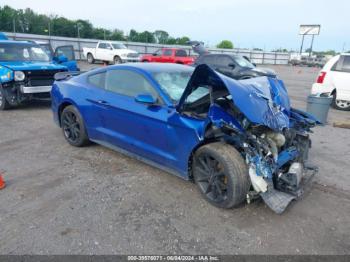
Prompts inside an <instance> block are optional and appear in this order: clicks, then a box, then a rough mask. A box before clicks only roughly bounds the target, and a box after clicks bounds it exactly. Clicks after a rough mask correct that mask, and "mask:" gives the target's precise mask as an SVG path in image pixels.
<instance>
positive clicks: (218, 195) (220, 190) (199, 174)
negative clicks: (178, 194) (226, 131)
mask: <svg viewBox="0 0 350 262" xmlns="http://www.w3.org/2000/svg"><path fill="white" fill-rule="evenodd" d="M192 171H193V176H194V181H195V183H196V184H197V186H198V188H199V190H200V192H201V193H202V195H203V196H204V198H205V199H206V200H207V201H208V202H210V203H211V204H213V205H215V206H217V207H221V208H232V207H235V206H237V205H239V204H241V203H242V202H243V201H244V200H245V198H246V195H247V192H248V190H249V187H250V180H249V177H248V170H247V166H246V164H245V162H244V160H243V158H242V156H241V155H240V154H239V153H238V151H237V150H236V149H235V148H233V147H232V146H230V145H228V144H224V143H221V142H217V143H211V144H207V145H204V146H202V147H200V148H199V149H198V150H197V151H196V153H195V155H194V159H193V163H192Z"/></svg>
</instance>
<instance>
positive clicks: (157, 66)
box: [111, 63, 193, 73]
mask: <svg viewBox="0 0 350 262" xmlns="http://www.w3.org/2000/svg"><path fill="white" fill-rule="evenodd" d="M111 67H112V68H113V67H115V68H123V67H124V68H125V67H129V68H130V67H131V68H136V69H140V70H144V71H147V72H150V73H157V72H171V71H177V70H193V67H191V66H187V65H181V64H174V63H126V64H122V65H115V66H111Z"/></svg>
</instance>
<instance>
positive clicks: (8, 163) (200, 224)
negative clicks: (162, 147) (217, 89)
mask: <svg viewBox="0 0 350 262" xmlns="http://www.w3.org/2000/svg"><path fill="white" fill-rule="evenodd" d="M81 67H82V68H83V69H86V68H87V65H85V64H82V65H81ZM273 68H274V69H275V70H276V71H277V72H278V74H279V75H280V77H281V78H282V79H284V80H285V83H286V85H287V87H288V90H289V93H290V96H291V98H292V103H293V105H294V106H295V107H297V108H300V109H305V100H306V96H307V94H308V92H309V89H310V87H311V84H312V82H313V81H314V80H315V78H316V75H317V70H315V69H313V68H299V67H295V68H293V67H287V66H274V67H273ZM345 119H347V120H350V112H341V111H336V110H333V109H332V110H331V112H330V117H329V124H328V125H326V126H324V127H317V128H316V129H315V132H314V134H313V135H312V138H313V148H312V151H311V155H310V160H311V162H312V163H314V164H317V165H318V166H319V168H320V172H319V174H318V175H317V177H315V179H314V182H313V183H312V185H311V187H310V189H309V190H308V192H307V193H306V194H305V195H304V196H303V198H302V199H300V200H299V201H297V202H295V203H293V204H292V205H291V206H290V207H289V208H288V209H287V211H286V212H285V213H284V214H282V215H276V214H274V213H273V212H272V211H271V210H270V209H269V208H267V207H266V206H265V204H264V203H263V202H262V201H255V202H254V203H252V204H250V205H246V204H244V205H242V206H241V207H240V208H236V209H232V210H222V209H218V208H215V207H213V206H211V205H210V204H208V203H207V202H206V201H205V200H203V199H202V197H201V196H200V194H199V192H198V190H197V188H196V186H195V185H194V184H192V183H190V182H186V181H183V180H181V179H179V178H177V177H174V176H172V175H169V174H167V173H165V172H163V171H160V170H158V169H156V168H153V167H150V166H148V165H145V164H143V163H141V162H139V161H136V160H133V159H131V158H129V157H126V156H123V155H121V154H119V153H116V152H114V151H111V150H109V149H106V148H104V147H102V146H98V145H92V146H89V147H86V148H74V147H71V146H69V145H68V144H67V143H66V142H65V140H64V138H63V136H62V134H61V130H60V129H59V128H57V127H56V126H55V125H54V123H53V121H52V114H51V111H50V107H49V104H48V103H32V104H30V105H27V106H25V107H22V108H20V109H15V110H10V111H7V112H0V134H1V135H0V171H2V172H3V173H4V177H5V180H6V182H7V187H6V188H5V189H4V190H1V191H0V203H1V204H0V230H1V231H0V253H1V254H160V253H161V254H180V253H187V254H188V253H191V254H203V253H210V254H349V250H350V241H349V239H350V218H349V210H350V176H349V175H350V171H349V163H348V162H349V159H350V153H349V147H350V140H349V137H350V130H349V129H340V128H334V127H332V125H331V124H332V122H333V121H335V120H345Z"/></svg>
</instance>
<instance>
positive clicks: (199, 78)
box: [51, 64, 314, 179]
mask: <svg viewBox="0 0 350 262" xmlns="http://www.w3.org/2000/svg"><path fill="white" fill-rule="evenodd" d="M167 66H170V65H151V64H134V65H119V66H111V67H107V68H103V69H97V70H93V71H91V72H88V73H85V74H82V75H80V76H77V77H73V78H71V79H69V80H66V81H57V82H55V83H54V85H53V89H52V94H51V95H52V110H53V113H54V114H53V115H54V119H55V122H56V123H58V124H59V122H60V121H59V114H60V110H61V106H62V105H64V104H66V103H69V104H73V105H75V106H76V107H77V109H78V110H79V111H80V113H81V115H82V117H83V119H84V121H85V125H86V129H87V133H88V136H89V138H90V139H91V140H93V141H96V142H97V143H100V144H103V145H105V146H108V147H111V148H114V149H116V148H122V150H123V151H126V152H128V153H129V154H131V155H133V156H137V157H138V158H139V159H142V160H146V162H151V163H153V164H155V165H156V166H159V167H162V168H163V169H167V170H172V171H173V172H172V173H175V174H178V175H180V176H181V177H182V178H184V179H189V172H188V170H189V160H190V159H191V154H192V153H193V152H194V150H195V149H196V148H198V147H199V146H200V145H201V144H202V143H203V142H204V134H205V131H206V128H207V127H208V125H210V124H213V125H215V126H217V127H219V128H220V127H222V126H223V125H229V126H231V127H233V128H234V129H236V130H237V131H238V133H244V129H243V127H242V126H241V125H240V124H239V122H238V121H237V120H236V119H234V118H233V117H232V116H231V115H228V114H227V113H226V112H224V111H223V110H222V109H221V108H220V107H219V106H217V105H215V104H213V105H211V107H210V109H209V113H208V117H207V118H206V119H196V118H193V117H190V116H187V115H185V114H182V109H183V103H184V101H185V99H186V97H187V96H188V95H189V94H190V93H191V90H192V87H193V85H194V84H198V83H199V84H211V85H213V86H215V87H216V88H218V89H220V88H222V89H225V88H226V89H227V90H228V91H229V93H230V94H231V96H232V99H233V101H234V104H235V106H237V107H238V108H239V110H241V112H242V113H243V114H244V115H245V116H246V117H247V118H248V119H249V121H251V122H252V123H254V124H260V125H264V126H268V127H270V128H271V129H273V130H278V131H280V130H282V129H283V128H289V126H290V124H291V123H293V122H296V121H297V118H299V117H300V118H303V117H305V119H307V121H310V123H313V124H314V120H313V119H311V118H310V119H308V118H307V117H306V116H305V115H303V114H302V113H300V112H298V111H296V110H293V109H291V107H290V103H289V98H288V95H287V91H286V89H285V87H284V85H283V82H282V81H280V80H274V79H269V78H266V77H260V78H255V79H253V80H244V81H236V80H233V79H229V78H227V77H225V76H223V75H221V74H218V73H216V72H215V71H213V70H212V69H210V68H209V67H208V66H205V65H200V66H198V67H197V68H196V69H195V71H194V73H193V75H192V77H191V79H190V81H189V84H188V86H187V88H186V89H185V91H184V93H183V96H182V98H181V99H180V101H179V103H178V104H177V105H175V106H174V105H173V104H172V102H171V100H170V99H169V97H168V96H167V95H166V94H165V93H164V92H163V91H162V89H161V87H160V86H159V84H158V83H157V82H156V81H155V80H154V79H153V77H152V72H154V71H155V70H160V71H161V70H164V69H166V67H167ZM171 66H175V65H171ZM114 69H120V70H131V71H134V72H138V73H139V74H141V75H143V76H144V77H145V78H146V79H148V80H149V82H150V83H151V84H152V86H153V87H154V88H155V90H157V92H158V93H159V96H160V97H161V99H162V100H163V101H164V104H163V105H152V106H149V105H145V104H142V103H138V102H136V101H135V99H134V98H132V97H126V96H123V95H118V94H115V93H112V92H109V91H106V90H103V89H101V88H97V87H94V86H91V85H90V84H89V83H88V82H87V77H88V76H90V75H93V74H96V73H99V72H103V71H106V70H114ZM99 101H105V102H107V103H105V104H100V103H99ZM290 117H292V118H291V119H290ZM121 123H122V124H121ZM241 142H242V141H241ZM296 155H297V154H295V155H294V154H288V155H286V156H285V155H284V153H283V154H282V155H281V156H280V157H279V158H280V159H281V160H280V161H281V162H284V163H286V162H288V161H291V160H293V159H294V158H295V157H296ZM282 159H283V161H282ZM251 161H252V162H254V161H255V162H256V163H257V164H258V163H260V162H261V159H258V158H256V155H255V156H252V158H251ZM261 166H262V170H263V169H264V170H265V171H264V173H266V172H267V173H269V175H268V177H269V178H271V175H270V173H272V172H273V171H274V170H273V168H275V167H272V166H267V164H266V163H263V164H262V165H261ZM266 170H267V171H266Z"/></svg>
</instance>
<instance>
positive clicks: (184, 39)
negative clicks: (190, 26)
mask: <svg viewBox="0 0 350 262" xmlns="http://www.w3.org/2000/svg"><path fill="white" fill-rule="evenodd" d="M188 41H190V38H189V37H187V36H183V37H180V38H177V39H176V44H178V45H186V43H187V42H188Z"/></svg>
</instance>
